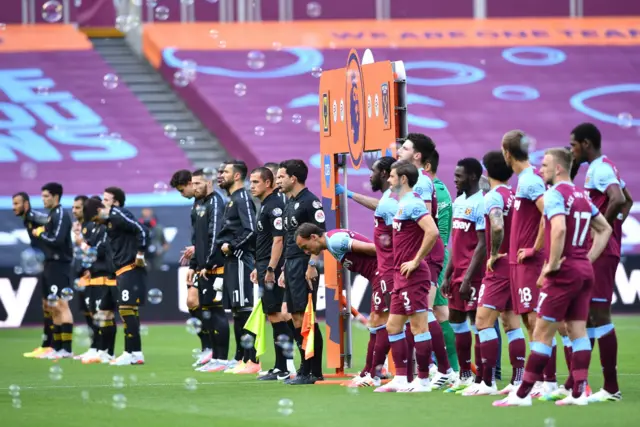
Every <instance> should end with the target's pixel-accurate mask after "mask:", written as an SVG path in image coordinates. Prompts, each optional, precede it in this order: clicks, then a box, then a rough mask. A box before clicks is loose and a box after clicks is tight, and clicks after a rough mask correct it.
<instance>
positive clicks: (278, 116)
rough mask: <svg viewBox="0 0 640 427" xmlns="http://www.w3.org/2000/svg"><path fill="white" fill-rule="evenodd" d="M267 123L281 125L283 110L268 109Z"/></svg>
mask: <svg viewBox="0 0 640 427" xmlns="http://www.w3.org/2000/svg"><path fill="white" fill-rule="evenodd" d="M267 121H268V122H270V123H280V122H281V121H282V108H280V107H269V108H267Z"/></svg>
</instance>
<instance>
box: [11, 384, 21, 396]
mask: <svg viewBox="0 0 640 427" xmlns="http://www.w3.org/2000/svg"><path fill="white" fill-rule="evenodd" d="M9 396H11V397H18V396H20V386H19V385H17V384H11V385H10V386H9Z"/></svg>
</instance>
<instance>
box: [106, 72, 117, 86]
mask: <svg viewBox="0 0 640 427" xmlns="http://www.w3.org/2000/svg"><path fill="white" fill-rule="evenodd" d="M118 80H119V79H118V76H116V75H115V74H112V73H109V74H105V75H104V77H103V79H102V84H103V85H104V87H106V88H107V89H115V88H117V87H118Z"/></svg>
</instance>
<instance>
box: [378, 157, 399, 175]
mask: <svg viewBox="0 0 640 427" xmlns="http://www.w3.org/2000/svg"><path fill="white" fill-rule="evenodd" d="M395 162H396V159H394V158H393V157H391V156H384V157H380V158H379V159H378V160H376V161H375V163H374V164H377V165H378V169H380V171H382V172H386V173H387V175H389V173H391V165H393V164H394V163H395Z"/></svg>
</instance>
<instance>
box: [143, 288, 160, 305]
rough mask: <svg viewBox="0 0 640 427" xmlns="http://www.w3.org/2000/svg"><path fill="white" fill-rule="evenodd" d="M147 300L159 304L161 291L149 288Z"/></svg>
mask: <svg viewBox="0 0 640 427" xmlns="http://www.w3.org/2000/svg"><path fill="white" fill-rule="evenodd" d="M147 301H149V302H150V303H151V304H160V303H161V302H162V291H161V290H160V289H156V288H153V289H149V292H147Z"/></svg>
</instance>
